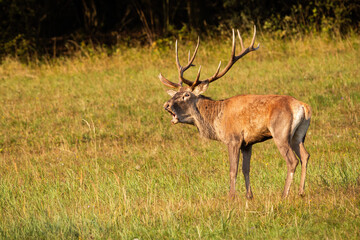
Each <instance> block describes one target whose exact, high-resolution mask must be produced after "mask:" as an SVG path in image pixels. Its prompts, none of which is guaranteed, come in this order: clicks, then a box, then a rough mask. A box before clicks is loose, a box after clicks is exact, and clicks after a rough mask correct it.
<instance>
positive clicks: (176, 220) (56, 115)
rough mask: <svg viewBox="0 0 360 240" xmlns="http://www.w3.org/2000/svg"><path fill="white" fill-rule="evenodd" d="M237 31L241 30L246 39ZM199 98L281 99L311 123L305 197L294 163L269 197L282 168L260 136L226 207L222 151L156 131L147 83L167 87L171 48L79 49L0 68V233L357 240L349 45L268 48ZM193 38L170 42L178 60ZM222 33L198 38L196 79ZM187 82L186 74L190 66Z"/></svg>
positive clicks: (166, 119) (355, 93) (358, 199)
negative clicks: (307, 111)
mask: <svg viewBox="0 0 360 240" xmlns="http://www.w3.org/2000/svg"><path fill="white" fill-rule="evenodd" d="M249 38H250V36H249V35H247V36H246V35H245V36H244V39H246V40H247V41H246V44H249V40H250V39H249ZM257 41H258V42H260V43H261V47H260V49H259V50H258V51H257V52H253V53H251V54H249V55H248V56H246V57H244V58H243V59H242V60H240V61H239V62H238V63H236V65H235V66H234V67H233V68H232V69H231V71H230V72H229V73H228V74H227V75H226V76H225V77H224V78H223V79H221V80H218V81H217V82H215V83H213V84H212V85H211V86H210V87H209V89H208V91H207V92H206V94H205V95H207V96H209V97H211V98H213V99H224V98H228V97H231V96H234V95H236V94H245V93H246V94H286V95H291V96H294V97H295V98H297V99H299V100H301V101H303V102H306V103H308V104H309V105H310V106H311V107H312V111H313V117H312V120H311V125H310V129H309V131H308V135H307V139H306V142H305V146H306V147H307V149H308V151H309V153H310V154H311V157H310V161H309V165H308V175H307V182H306V189H305V191H306V196H305V197H304V198H301V197H299V196H298V195H297V193H298V191H297V190H298V185H299V178H300V168H299V167H298V169H297V172H296V174H295V180H294V183H293V185H292V187H291V190H290V196H289V197H288V199H286V200H281V193H282V190H283V186H284V183H285V177H286V163H285V160H284V159H283V158H282V157H281V155H280V153H279V152H278V150H277V148H276V147H275V145H274V143H273V141H272V140H269V141H267V142H265V143H261V144H258V145H255V146H254V148H253V156H252V162H251V172H250V178H251V181H252V189H253V193H254V199H253V200H251V201H248V200H246V198H245V186H244V179H243V176H242V174H241V171H240V172H239V175H238V181H237V192H238V196H237V198H236V199H235V200H229V199H228V189H229V173H228V170H229V165H228V156H227V150H226V146H225V145H223V144H221V143H219V142H214V141H209V140H204V139H201V138H200V137H199V135H198V133H197V130H196V128H195V127H192V126H187V125H181V124H178V125H175V126H172V125H171V123H170V120H171V116H170V115H169V114H168V113H166V112H165V111H164V110H163V108H162V105H163V103H164V102H165V101H166V100H168V99H169V97H168V95H167V94H166V92H165V91H164V90H165V89H166V88H165V87H164V86H163V85H162V84H161V83H160V81H159V80H158V78H157V75H158V74H159V73H160V72H161V73H162V74H163V75H164V76H166V77H168V78H169V79H172V80H174V81H177V71H176V66H175V57H174V48H173V46H174V43H171V42H169V43H168V45H167V44H163V45H161V46H157V45H154V46H153V47H152V48H147V47H143V48H141V47H136V48H126V47H119V48H118V49H116V51H115V52H114V54H112V55H111V56H108V55H107V54H106V50H105V49H85V50H82V51H79V52H78V53H76V54H75V55H74V56H73V57H66V58H65V57H64V58H58V59H56V60H49V61H41V62H33V63H31V64H27V65H25V64H23V63H21V62H19V61H17V60H16V59H11V58H8V59H5V60H4V61H3V62H2V63H1V65H0V103H1V104H0V238H7V239H59V238H63V239H102V238H105V239H134V238H139V239H184V238H188V239H197V238H199V239H279V238H281V239H310V238H311V239H359V238H360V157H359V154H360V150H359V144H360V124H359V118H360V64H359V63H360V38H359V36H349V37H347V38H343V39H340V38H339V39H328V38H326V37H320V36H305V37H303V38H302V39H294V40H286V41H283V40H273V39H271V37H269V36H261V35H259V36H258V38H257ZM194 45H195V40H194V41H189V42H184V41H181V42H180V46H179V48H180V55H181V56H180V57H181V62H182V63H185V61H186V60H187V50H188V49H191V50H193V48H194ZM230 51H231V39H230V38H228V39H226V40H224V41H222V40H216V39H213V40H208V41H207V42H205V41H203V42H201V45H200V49H199V52H198V56H197V59H196V60H195V64H196V65H197V66H198V65H199V64H201V65H202V76H210V75H212V74H213V73H214V71H215V70H216V67H217V65H218V61H219V60H222V61H223V62H226V61H227V59H228V57H229V55H230ZM188 72H189V73H187V76H188V77H189V78H192V77H193V78H194V77H195V75H196V72H197V68H196V67H195V68H194V69H192V70H189V71H188Z"/></svg>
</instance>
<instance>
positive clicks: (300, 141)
mask: <svg viewBox="0 0 360 240" xmlns="http://www.w3.org/2000/svg"><path fill="white" fill-rule="evenodd" d="M309 123H310V120H305V121H303V122H302V123H301V124H300V125H299V127H298V128H297V129H296V132H295V133H294V136H293V137H292V139H291V148H292V149H293V150H294V151H295V153H296V155H297V156H298V157H299V159H300V162H301V177H300V187H299V195H300V196H302V197H303V196H305V191H304V188H305V177H306V169H307V164H308V160H309V158H310V154H309V153H308V152H307V151H306V149H305V146H304V141H305V135H306V131H307V129H308V128H309Z"/></svg>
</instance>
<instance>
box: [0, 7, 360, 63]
mask: <svg viewBox="0 0 360 240" xmlns="http://www.w3.org/2000/svg"><path fill="white" fill-rule="evenodd" d="M0 9H1V10H2V14H1V15H0V57H1V58H3V57H5V56H7V55H11V56H16V57H18V56H19V57H24V58H25V59H28V58H29V57H31V56H35V57H37V56H42V55H50V56H58V55H63V54H68V53H69V52H71V48H68V45H72V43H74V42H75V43H76V44H78V45H79V44H80V43H82V42H86V44H87V45H90V46H92V47H94V45H99V46H103V45H106V46H116V45H117V44H118V43H122V42H125V43H127V44H128V45H133V43H134V42H136V43H141V44H142V45H144V44H147V45H150V46H153V45H154V44H159V43H160V42H161V41H167V39H173V38H174V37H179V38H182V37H185V38H186V37H189V36H190V37H192V36H193V35H195V36H197V35H201V36H209V37H213V36H218V35H221V34H223V33H227V31H228V29H231V28H239V29H240V30H241V31H242V32H244V31H246V30H249V29H250V28H251V26H252V25H253V24H256V25H257V27H258V29H259V30H260V31H261V30H263V32H272V33H273V34H274V35H275V36H277V37H280V38H285V37H292V36H297V37H299V36H300V37H301V36H303V35H304V34H313V33H322V34H324V35H327V36H330V37H333V36H345V35H347V34H349V33H351V32H353V31H355V32H358V30H359V24H360V22H359V20H360V3H359V1H358V0H325V1H324V0H305V1H290V2H289V1H282V0H275V1H265V2H264V1H262V0H248V1H235V0H222V1H174V0H154V1H149V0H137V1H131V0H122V1H116V0H108V1H99V0H87V1H67V0H53V1H45V2H43V1H40V0H27V1H24V0H3V1H0ZM159 39H162V40H159Z"/></svg>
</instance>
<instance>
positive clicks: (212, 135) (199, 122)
mask: <svg viewBox="0 0 360 240" xmlns="http://www.w3.org/2000/svg"><path fill="white" fill-rule="evenodd" d="M222 102H223V101H214V100H212V99H211V98H208V97H205V96H202V95H200V97H199V100H198V102H197V104H196V107H197V110H198V114H197V116H196V117H195V125H196V127H197V128H198V129H199V132H200V135H201V136H202V137H205V138H209V139H214V140H218V136H217V134H216V131H215V127H214V122H215V121H216V120H217V119H218V118H219V117H220V116H221V113H222Z"/></svg>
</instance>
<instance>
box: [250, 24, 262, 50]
mask: <svg viewBox="0 0 360 240" xmlns="http://www.w3.org/2000/svg"><path fill="white" fill-rule="evenodd" d="M255 37H256V25H254V35H253V38H252V40H251V44H250V47H249V48H250V50H251V51H254V50H257V49H258V48H259V47H260V43H259V44H258V45H257V47H256V48H254V43H255Z"/></svg>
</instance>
